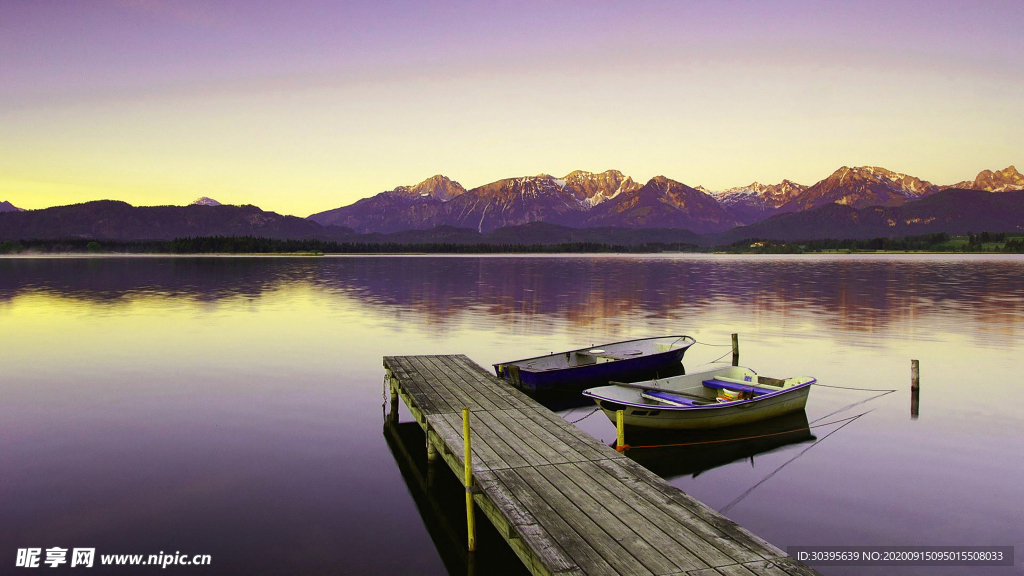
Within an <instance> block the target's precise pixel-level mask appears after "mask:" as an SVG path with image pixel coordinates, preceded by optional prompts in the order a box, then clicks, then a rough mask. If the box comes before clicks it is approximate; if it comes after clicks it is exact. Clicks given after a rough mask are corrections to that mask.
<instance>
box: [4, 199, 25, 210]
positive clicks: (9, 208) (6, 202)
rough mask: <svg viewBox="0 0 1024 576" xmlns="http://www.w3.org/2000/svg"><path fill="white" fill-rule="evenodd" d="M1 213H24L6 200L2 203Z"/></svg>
mask: <svg viewBox="0 0 1024 576" xmlns="http://www.w3.org/2000/svg"><path fill="white" fill-rule="evenodd" d="M0 212H22V209H21V208H18V207H17V206H15V205H14V204H11V203H10V202H8V201H6V200H4V201H3V202H0Z"/></svg>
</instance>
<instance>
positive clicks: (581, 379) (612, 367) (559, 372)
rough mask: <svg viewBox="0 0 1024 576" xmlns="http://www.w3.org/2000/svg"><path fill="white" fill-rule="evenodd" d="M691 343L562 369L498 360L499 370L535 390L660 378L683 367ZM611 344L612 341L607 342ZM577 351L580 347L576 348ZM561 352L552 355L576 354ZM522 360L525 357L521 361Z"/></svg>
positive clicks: (496, 372)
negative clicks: (534, 366)
mask: <svg viewBox="0 0 1024 576" xmlns="http://www.w3.org/2000/svg"><path fill="white" fill-rule="evenodd" d="M689 345H690V344H689V343H688V344H686V345H685V346H682V347H680V348H674V349H671V350H667V351H664V352H653V353H647V354H643V355H639V356H636V357H635V358H625V359H621V360H616V361H614V362H604V363H598V364H590V365H583V366H569V367H565V368H559V369H547V370H531V369H529V368H527V367H522V366H517V365H516V363H515V362H508V363H503V364H495V365H494V368H495V374H497V376H498V377H499V378H503V379H504V380H506V381H508V382H510V383H511V384H513V385H515V386H517V387H519V388H523V389H525V390H530V391H534V392H543V391H547V390H583V389H585V388H590V387H593V386H600V385H603V384H607V383H608V382H613V381H614V382H636V381H638V380H647V379H650V378H656V377H658V375H659V374H660V375H665V374H668V373H671V372H672V371H673V370H679V369H680V367H681V364H682V361H683V355H684V354H686V350H687V349H688V348H689ZM605 346H611V345H605ZM573 352H576V351H573ZM573 352H561V353H559V354H553V355H551V356H561V355H567V354H572V353H573ZM519 362H521V361H519Z"/></svg>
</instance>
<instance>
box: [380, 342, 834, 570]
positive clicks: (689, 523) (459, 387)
mask: <svg viewBox="0 0 1024 576" xmlns="http://www.w3.org/2000/svg"><path fill="white" fill-rule="evenodd" d="M384 367H385V369H386V370H387V374H388V375H389V377H390V382H389V384H390V385H391V386H393V387H394V388H395V389H397V391H398V393H399V397H400V398H401V399H402V400H403V401H405V402H406V403H407V404H409V409H410V411H411V412H412V413H413V415H414V416H415V417H416V420H417V422H418V423H419V424H420V426H421V427H422V428H423V430H424V431H425V432H426V434H427V437H428V439H429V441H430V442H432V443H433V444H434V445H435V446H437V447H438V452H439V453H440V455H441V456H442V458H441V460H443V461H444V462H445V463H446V464H447V465H448V466H449V467H450V468H451V469H452V471H453V472H454V473H455V474H457V475H458V476H459V478H460V480H461V476H462V473H463V465H464V463H463V438H462V409H463V407H468V408H469V409H470V411H471V416H470V427H471V430H472V449H473V484H474V486H473V490H474V496H473V500H474V501H475V502H476V503H477V505H478V507H479V508H480V510H481V511H482V513H483V514H484V515H485V516H486V517H487V518H488V519H489V520H490V521H491V522H492V523H493V524H494V525H495V527H496V528H497V530H498V532H499V533H500V534H501V535H502V537H504V538H505V539H506V541H507V542H508V543H509V546H510V547H511V548H512V550H513V551H514V552H515V553H516V555H517V556H519V558H520V559H521V560H522V561H523V564H524V565H525V566H526V568H527V569H529V570H530V571H531V572H532V573H534V574H565V575H569V574H580V575H583V574H620V573H628V574H658V575H666V576H667V575H670V574H672V575H688V576H815V575H816V574H818V573H817V572H815V571H814V570H812V569H811V568H809V567H807V566H805V565H803V564H801V563H800V562H797V561H796V560H794V559H793V558H790V557H788V556H787V555H786V554H785V553H784V552H782V551H781V550H780V549H778V548H777V547H775V546H773V545H772V544H770V543H768V542H766V541H764V540H763V539H761V538H759V537H757V536H756V535H754V534H751V533H750V532H749V531H747V530H745V529H743V528H742V527H741V526H739V525H737V524H736V523H735V522H732V521H731V520H729V519H728V518H726V517H724V516H722V515H721V514H719V513H718V512H715V511H714V510H712V509H711V508H709V507H707V506H705V505H704V504H703V503H701V502H699V501H698V500H695V499H694V498H692V497H690V496H689V495H687V494H685V493H684V492H682V491H681V490H679V489H678V488H676V487H674V486H672V485H671V484H669V483H668V482H666V481H665V480H663V479H662V478H660V477H658V476H657V475H655V474H653V473H652V472H650V471H649V470H647V469H646V468H644V467H643V466H641V465H639V464H637V463H636V462H634V461H633V460H631V459H629V458H627V457H626V456H625V455H624V454H622V453H619V452H616V451H615V450H614V449H613V448H611V447H609V446H607V445H605V444H603V443H602V442H600V441H598V440H597V439H595V438H592V437H590V436H589V435H587V434H586V433H585V432H583V431H582V430H580V429H579V428H576V427H575V426H573V425H571V424H570V423H568V422H566V421H565V419H563V418H562V417H560V416H558V415H557V414H555V413H553V412H551V411H550V410H548V409H547V408H545V407H543V406H542V405H540V404H539V403H537V402H536V401H535V400H533V399H532V398H530V397H529V396H527V395H526V394H524V393H523V392H521V391H519V390H517V389H515V388H514V387H512V386H510V385H509V384H508V383H506V382H504V381H502V380H500V379H499V378H496V377H495V376H493V375H492V374H490V373H489V372H488V371H487V370H486V369H484V368H483V367H481V366H479V365H477V364H476V363H474V362H473V361H472V360H470V359H469V358H467V357H466V356H464V355H461V354H460V355H451V356H439V355H433V356H385V357H384Z"/></svg>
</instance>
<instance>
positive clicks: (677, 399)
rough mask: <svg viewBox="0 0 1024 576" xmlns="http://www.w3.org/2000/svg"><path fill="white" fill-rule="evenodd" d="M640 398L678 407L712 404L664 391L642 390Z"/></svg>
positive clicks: (707, 401)
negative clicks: (664, 402) (662, 401)
mask: <svg viewBox="0 0 1024 576" xmlns="http://www.w3.org/2000/svg"><path fill="white" fill-rule="evenodd" d="M640 396H642V397H643V398H648V399H653V400H664V401H666V402H669V403H672V404H676V405H679V406H702V405H704V404H711V403H712V402H711V401H709V400H706V399H705V400H696V399H694V398H687V397H686V396H681V395H679V394H673V393H672V392H667V391H665V390H644V391H643V393H641V394H640Z"/></svg>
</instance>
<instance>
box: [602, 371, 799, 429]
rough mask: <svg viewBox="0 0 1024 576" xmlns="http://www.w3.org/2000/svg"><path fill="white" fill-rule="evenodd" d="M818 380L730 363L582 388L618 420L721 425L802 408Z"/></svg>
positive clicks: (676, 426)
mask: <svg viewBox="0 0 1024 576" xmlns="http://www.w3.org/2000/svg"><path fill="white" fill-rule="evenodd" d="M816 381H817V380H815V379H814V378H811V377H809V376H804V377H798V378H768V377H765V376H758V375H757V373H756V372H754V371H753V370H751V369H750V368H744V367H742V366H730V367H728V368H718V369H715V370H708V371H706V372H696V373H694V374H685V375H683V376H672V377H669V378H661V379H657V380H648V381H645V382H636V383H632V384H628V383H621V382H616V383H613V384H612V385H610V386H601V387H599V388H591V389H589V390H585V391H584V392H583V395H584V396H588V397H590V398H592V399H593V400H594V402H596V403H597V405H598V407H599V408H601V410H602V411H604V413H605V415H606V416H608V418H609V419H610V420H611V421H612V422H615V421H616V412H618V411H619V410H622V411H623V423H624V424H625V425H626V426H640V427H643V428H672V429H682V430H687V429H701V428H722V427H725V426H735V425H737V424H746V423H749V422H756V421H758V420H764V419H766V418H773V417H775V416H781V415H783V414H788V413H790V412H796V411H799V410H803V409H804V406H806V405H807V395H808V393H809V392H810V390H811V385H812V384H814V383H815V382H816Z"/></svg>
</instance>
